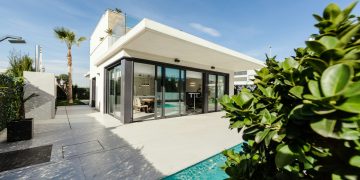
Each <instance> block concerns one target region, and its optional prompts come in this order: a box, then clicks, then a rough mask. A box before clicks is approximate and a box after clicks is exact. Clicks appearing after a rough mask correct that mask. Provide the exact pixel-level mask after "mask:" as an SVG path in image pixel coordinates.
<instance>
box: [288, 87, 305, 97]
mask: <svg viewBox="0 0 360 180" xmlns="http://www.w3.org/2000/svg"><path fill="white" fill-rule="evenodd" d="M289 92H290V93H291V94H292V95H294V96H296V97H297V98H299V99H301V98H302V97H301V96H302V94H303V92H304V87H303V86H295V87H292V88H291V89H290V90H289Z"/></svg>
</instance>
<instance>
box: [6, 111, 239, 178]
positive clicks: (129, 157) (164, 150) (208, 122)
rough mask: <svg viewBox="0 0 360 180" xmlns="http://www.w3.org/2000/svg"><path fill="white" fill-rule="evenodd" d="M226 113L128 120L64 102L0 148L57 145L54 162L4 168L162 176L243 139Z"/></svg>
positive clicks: (39, 173)
mask: <svg viewBox="0 0 360 180" xmlns="http://www.w3.org/2000/svg"><path fill="white" fill-rule="evenodd" d="M223 115H224V112H217V113H209V114H201V115H192V116H182V117H177V118H169V119H163V120H153V121H146V122H139V123H132V124H128V125H123V124H121V123H120V121H119V120H117V119H115V118H113V117H112V116H109V115H103V114H101V113H99V112H97V111H95V110H93V109H91V108H89V107H88V106H67V107H58V110H57V114H56V117H55V119H49V120H38V121H35V125H34V126H35V135H34V136H35V137H34V138H33V139H32V140H29V141H21V142H15V143H6V134H5V133H3V134H1V135H0V141H1V142H0V153H1V152H8V151H12V150H18V149H25V148H30V147H37V146H41V145H49V144H52V145H53V148H52V153H51V160H50V162H47V163H43V164H38V165H33V166H28V167H24V168H19V169H14V170H10V171H4V172H1V173H0V179H54V178H55V179H160V178H162V177H165V176H167V175H170V174H172V173H174V172H177V171H179V170H181V169H183V168H186V167H188V166H190V165H192V164H195V163H197V162H199V161H201V160H203V159H206V158H207V157H209V156H212V155H214V154H216V153H218V152H220V151H222V150H224V149H226V148H230V147H232V146H234V145H236V144H239V143H240V142H241V136H240V135H239V134H238V133H237V132H236V131H230V130H229V129H228V121H227V120H226V119H224V118H221V116H223Z"/></svg>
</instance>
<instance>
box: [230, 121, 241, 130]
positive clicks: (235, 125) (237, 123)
mask: <svg viewBox="0 0 360 180" xmlns="http://www.w3.org/2000/svg"><path fill="white" fill-rule="evenodd" d="M243 126H244V122H242V121H235V122H234V123H232V124H231V126H230V128H231V129H234V128H241V127H243Z"/></svg>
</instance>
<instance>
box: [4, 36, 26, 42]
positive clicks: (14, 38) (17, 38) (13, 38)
mask: <svg viewBox="0 0 360 180" xmlns="http://www.w3.org/2000/svg"><path fill="white" fill-rule="evenodd" d="M6 39H9V40H8V41H9V42H10V43H12V44H25V43H26V41H25V40H24V39H23V38H22V37H20V36H12V35H6V36H3V37H1V38H0V42H2V41H4V40H6Z"/></svg>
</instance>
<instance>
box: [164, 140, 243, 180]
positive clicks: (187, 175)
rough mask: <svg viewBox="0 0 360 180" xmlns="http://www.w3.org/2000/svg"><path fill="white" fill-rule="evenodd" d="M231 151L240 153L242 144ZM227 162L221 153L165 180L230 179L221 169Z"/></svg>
mask: <svg viewBox="0 0 360 180" xmlns="http://www.w3.org/2000/svg"><path fill="white" fill-rule="evenodd" d="M230 149H234V151H235V152H240V151H241V144H238V145H236V146H234V147H232V148H230ZM225 161H226V157H225V156H224V155H222V153H221V152H220V153H218V154H216V155H214V156H211V157H209V158H207V159H205V160H203V161H200V162H198V163H196V164H194V165H192V166H190V167H188V168H185V169H183V170H181V171H179V172H177V173H175V174H172V175H170V176H167V177H165V178H164V180H175V179H186V180H188V179H226V178H229V176H228V175H227V174H226V173H225V172H224V171H223V170H222V169H221V166H223V165H224V164H225Z"/></svg>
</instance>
